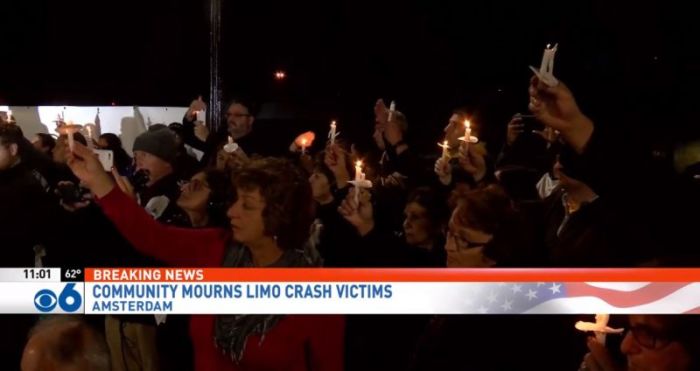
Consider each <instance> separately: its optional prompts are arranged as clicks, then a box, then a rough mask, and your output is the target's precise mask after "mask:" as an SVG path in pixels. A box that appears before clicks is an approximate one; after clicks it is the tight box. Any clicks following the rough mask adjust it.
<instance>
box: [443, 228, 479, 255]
mask: <svg viewBox="0 0 700 371" xmlns="http://www.w3.org/2000/svg"><path fill="white" fill-rule="evenodd" d="M447 238H448V239H450V238H451V239H453V240H454V242H455V246H457V250H460V251H466V250H469V249H475V248H477V247H484V246H486V244H487V243H488V242H475V241H470V240H468V239H466V238H463V237H461V236H459V235H458V234H456V233H452V232H447Z"/></svg>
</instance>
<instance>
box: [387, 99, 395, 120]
mask: <svg viewBox="0 0 700 371" xmlns="http://www.w3.org/2000/svg"><path fill="white" fill-rule="evenodd" d="M395 111H396V102H394V101H393V100H392V101H391V104H390V105H389V120H388V121H389V122H391V120H393V119H394V112H395Z"/></svg>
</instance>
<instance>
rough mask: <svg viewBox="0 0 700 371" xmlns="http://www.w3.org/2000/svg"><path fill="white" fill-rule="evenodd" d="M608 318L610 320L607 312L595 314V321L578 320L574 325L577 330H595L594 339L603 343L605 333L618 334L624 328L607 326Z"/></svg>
mask: <svg viewBox="0 0 700 371" xmlns="http://www.w3.org/2000/svg"><path fill="white" fill-rule="evenodd" d="M608 320H610V315H609V314H596V315H595V323H593V322H583V321H578V322H576V324H575V325H574V327H576V329H577V330H579V331H593V332H595V337H596V340H597V341H598V342H599V343H601V344H603V345H605V337H606V335H607V334H619V333H622V332H623V331H624V329H621V328H619V329H614V328H611V327H608Z"/></svg>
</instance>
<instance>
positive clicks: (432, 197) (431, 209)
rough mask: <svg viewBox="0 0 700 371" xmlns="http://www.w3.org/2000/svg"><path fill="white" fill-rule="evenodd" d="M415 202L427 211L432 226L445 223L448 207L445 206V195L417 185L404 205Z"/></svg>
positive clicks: (447, 216) (440, 225) (448, 211)
mask: <svg viewBox="0 0 700 371" xmlns="http://www.w3.org/2000/svg"><path fill="white" fill-rule="evenodd" d="M412 202H415V203H417V204H418V205H420V206H422V207H423V208H424V209H425V210H426V211H427V212H428V218H429V219H430V222H431V223H432V224H433V226H434V227H442V226H444V225H446V224H447V219H448V218H449V216H450V209H449V208H448V207H447V202H446V200H445V195H444V194H442V193H441V192H438V191H435V190H433V189H432V188H430V187H418V188H416V189H414V190H413V192H411V193H410V194H409V195H408V198H407V199H406V205H408V204H409V203H412Z"/></svg>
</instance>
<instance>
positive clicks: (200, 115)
mask: <svg viewBox="0 0 700 371" xmlns="http://www.w3.org/2000/svg"><path fill="white" fill-rule="evenodd" d="M195 116H196V117H197V119H196V120H197V121H199V122H201V123H202V124H203V123H205V122H206V121H207V111H205V110H201V111H195Z"/></svg>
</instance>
